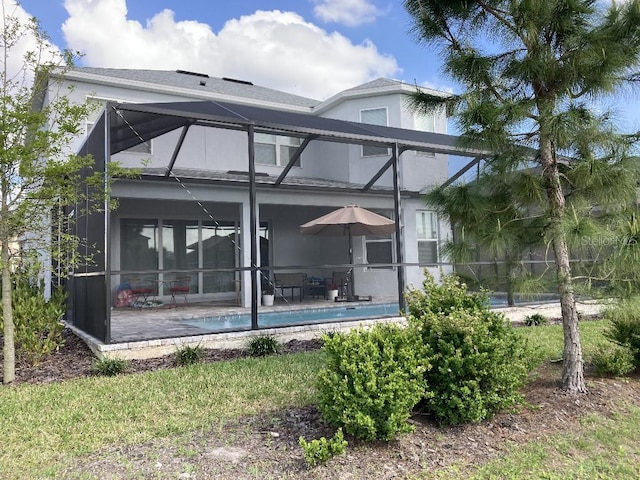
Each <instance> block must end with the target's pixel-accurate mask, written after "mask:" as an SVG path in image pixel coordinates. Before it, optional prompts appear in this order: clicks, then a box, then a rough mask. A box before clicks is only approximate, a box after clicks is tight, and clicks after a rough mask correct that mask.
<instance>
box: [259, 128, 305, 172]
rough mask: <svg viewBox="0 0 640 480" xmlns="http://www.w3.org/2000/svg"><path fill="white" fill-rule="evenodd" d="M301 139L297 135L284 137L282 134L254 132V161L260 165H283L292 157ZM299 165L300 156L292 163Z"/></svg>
mask: <svg viewBox="0 0 640 480" xmlns="http://www.w3.org/2000/svg"><path fill="white" fill-rule="evenodd" d="M301 143H302V140H301V139H300V138H297V137H285V136H282V135H270V134H267V133H256V134H255V151H256V163H258V164H261V165H278V166H285V165H287V164H288V163H289V160H291V157H293V154H294V153H295V152H296V150H297V149H298V147H299V146H300V144H301ZM294 165H295V166H296V167H299V166H300V158H298V160H297V161H296V163H295V164H294Z"/></svg>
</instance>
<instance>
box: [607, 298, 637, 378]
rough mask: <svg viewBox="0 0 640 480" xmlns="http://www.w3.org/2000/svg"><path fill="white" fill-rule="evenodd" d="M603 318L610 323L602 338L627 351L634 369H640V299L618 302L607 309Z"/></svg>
mask: <svg viewBox="0 0 640 480" xmlns="http://www.w3.org/2000/svg"><path fill="white" fill-rule="evenodd" d="M603 316H604V318H606V319H608V320H610V321H611V326H610V327H609V328H607V330H605V333H604V336H605V337H606V338H607V339H608V340H610V341H611V342H613V343H615V344H616V345H619V346H621V347H625V348H627V349H629V351H630V352H631V354H632V355H633V365H634V367H635V368H640V298H633V299H630V300H624V301H620V302H619V303H618V304H617V305H615V306H612V307H609V308H607V309H606V310H605V311H604V315H603Z"/></svg>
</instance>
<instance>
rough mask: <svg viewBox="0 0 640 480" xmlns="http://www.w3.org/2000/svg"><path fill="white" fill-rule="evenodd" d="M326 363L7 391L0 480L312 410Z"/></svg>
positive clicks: (211, 368)
mask: <svg viewBox="0 0 640 480" xmlns="http://www.w3.org/2000/svg"><path fill="white" fill-rule="evenodd" d="M322 362H323V353H322V352H319V351H316V352H309V353H302V354H297V355H282V356H273V357H266V358H263V359H255V358H247V359H242V360H236V361H230V362H216V363H210V364H202V365H194V366H190V367H183V368H175V369H169V370H161V371H156V372H151V373H145V374H138V375H123V376H118V377H111V378H106V377H94V378H86V379H79V380H74V381H67V382H62V383H58V384H51V385H34V386H29V385H23V386H17V387H12V388H1V389H0V439H2V440H1V441H0V443H1V444H2V448H1V449H0V472H2V473H0V477H2V478H41V477H43V476H50V477H54V478H55V477H57V473H58V471H59V470H58V469H57V468H55V467H56V466H59V467H63V466H64V465H65V464H68V463H69V462H71V461H72V459H73V457H74V456H77V455H82V454H85V453H89V452H92V451H95V450H97V449H99V448H102V447H105V446H108V445H112V444H120V445H122V444H137V443H141V442H145V441H148V440H151V439H153V438H159V437H166V436H170V435H178V434H181V433H185V432H192V431H203V430H207V429H209V428H211V427H212V426H213V425H216V424H219V423H221V422H223V421H226V420H229V419H233V418H237V417H240V416H243V415H251V414H255V413H257V412H260V411H266V410H271V409H277V408H280V407H283V406H298V405H308V404H310V403H313V401H314V399H315V394H316V393H315V375H316V372H317V371H318V370H319V369H320V367H321V365H322ZM9 472H11V473H9ZM5 475H7V476H5Z"/></svg>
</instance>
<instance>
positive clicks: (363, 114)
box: [360, 107, 390, 157]
mask: <svg viewBox="0 0 640 480" xmlns="http://www.w3.org/2000/svg"><path fill="white" fill-rule="evenodd" d="M360 122H362V123H369V124H371V125H382V126H384V127H386V126H388V125H389V118H388V116H387V107H382V108H369V109H366V110H360ZM389 154H390V153H389V149H388V148H386V147H374V146H371V145H363V146H362V156H363V157H374V156H379V155H389Z"/></svg>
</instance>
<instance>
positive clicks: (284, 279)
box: [273, 273, 306, 302]
mask: <svg viewBox="0 0 640 480" xmlns="http://www.w3.org/2000/svg"><path fill="white" fill-rule="evenodd" d="M305 277H306V276H305V274H304V273H274V274H273V281H274V283H275V286H276V289H280V294H281V295H282V297H283V298H284V291H285V290H286V289H291V300H292V301H293V298H294V293H295V290H296V289H298V295H299V296H300V301H301V302H302V296H303V295H304V283H305Z"/></svg>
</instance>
